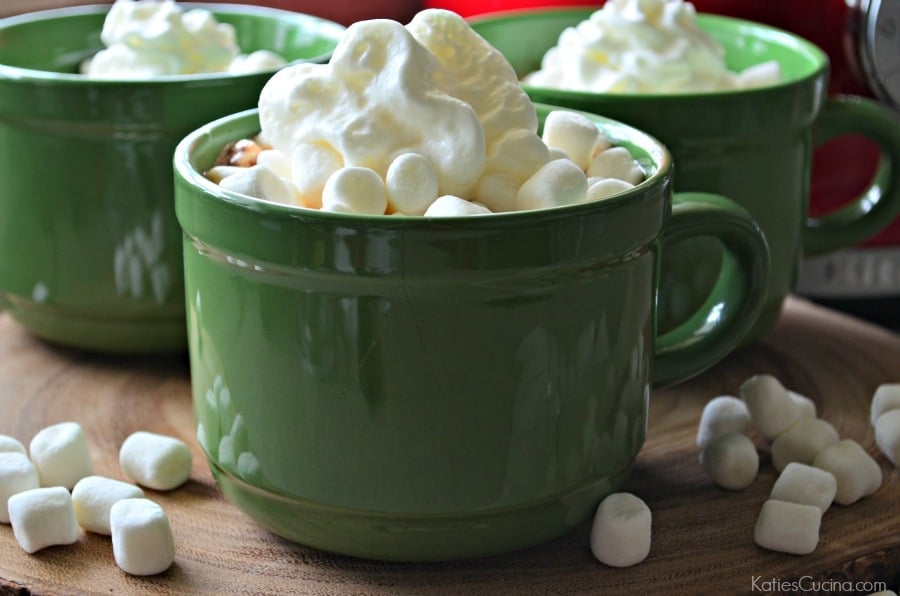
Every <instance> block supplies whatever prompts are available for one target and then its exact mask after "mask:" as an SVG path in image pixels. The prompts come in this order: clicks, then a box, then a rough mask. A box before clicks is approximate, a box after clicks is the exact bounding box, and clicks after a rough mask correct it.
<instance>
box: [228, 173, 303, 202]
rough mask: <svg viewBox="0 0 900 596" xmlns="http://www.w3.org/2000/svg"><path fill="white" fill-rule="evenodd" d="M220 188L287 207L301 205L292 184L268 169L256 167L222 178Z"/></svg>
mask: <svg viewBox="0 0 900 596" xmlns="http://www.w3.org/2000/svg"><path fill="white" fill-rule="evenodd" d="M219 186H221V187H222V188H224V189H226V190H230V191H232V192H236V193H240V194H242V195H246V196H248V197H254V198H257V199H262V200H264V201H272V202H273V203H283V204H285V205H300V198H299V197H298V196H297V191H296V190H295V189H294V188H293V186H291V184H290V183H289V182H288V181H287V180H285V179H284V178H282V177H281V176H279V175H278V174H276V173H275V172H273V171H272V170H270V169H269V168H267V167H266V166H262V165H256V166H252V167H249V168H244V169H243V171H242V172H238V173H236V174H232V175H230V176H226V177H224V178H222V180H221V181H220V182H219Z"/></svg>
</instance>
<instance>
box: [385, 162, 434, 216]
mask: <svg viewBox="0 0 900 596" xmlns="http://www.w3.org/2000/svg"><path fill="white" fill-rule="evenodd" d="M384 185H385V187H386V189H387V196H388V206H389V208H390V209H391V211H394V212H397V213H404V214H406V215H422V214H423V213H425V210H426V209H428V206H429V205H431V203H432V202H433V201H434V200H435V199H436V198H437V197H438V179H437V172H435V169H434V165H433V164H432V163H431V160H430V159H428V158H427V157H425V156H424V155H421V154H419V153H404V154H402V155H399V156H397V158H396V159H394V161H392V162H391V165H390V166H388V170H387V174H386V175H385V179H384Z"/></svg>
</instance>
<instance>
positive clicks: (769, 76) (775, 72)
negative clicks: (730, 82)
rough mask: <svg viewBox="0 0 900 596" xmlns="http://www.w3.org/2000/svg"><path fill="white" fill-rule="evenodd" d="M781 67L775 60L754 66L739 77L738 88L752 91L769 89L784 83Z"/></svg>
mask: <svg viewBox="0 0 900 596" xmlns="http://www.w3.org/2000/svg"><path fill="white" fill-rule="evenodd" d="M782 80H783V79H782V76H781V65H779V64H778V62H777V61H775V60H768V61H766V62H760V63H759V64H754V65H753V66H750V67H749V68H746V69H744V70H743V71H742V72H741V73H740V74H738V76H737V84H738V87H740V88H742V89H752V88H754V87H768V86H769V85H776V84H778V83H780V82H781V81H782Z"/></svg>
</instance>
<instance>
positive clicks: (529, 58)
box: [470, 7, 828, 101]
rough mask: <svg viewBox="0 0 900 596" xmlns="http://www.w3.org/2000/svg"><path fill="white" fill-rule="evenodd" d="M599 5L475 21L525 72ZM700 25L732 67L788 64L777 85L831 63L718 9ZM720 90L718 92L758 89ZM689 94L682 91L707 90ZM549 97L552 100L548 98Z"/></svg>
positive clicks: (782, 34) (803, 44)
mask: <svg viewBox="0 0 900 596" xmlns="http://www.w3.org/2000/svg"><path fill="white" fill-rule="evenodd" d="M596 10H597V8H596V7H592V8H579V9H543V10H542V9H535V10H520V11H509V12H505V13H498V14H494V15H488V16H483V17H476V18H473V19H471V20H470V23H471V25H472V28H473V29H474V30H475V31H476V32H478V33H479V34H480V35H481V36H482V37H484V38H485V39H486V40H487V41H488V42H490V43H491V45H493V46H494V47H495V48H497V49H498V50H500V52H501V53H503V54H504V55H505V56H506V58H507V59H508V60H509V61H510V63H511V64H512V66H513V68H514V69H515V71H516V73H517V74H518V75H519V76H520V77H524V76H525V75H527V74H529V73H531V72H534V71H536V70H538V69H539V68H540V66H541V59H542V58H543V56H544V54H545V53H546V52H547V50H549V49H550V48H551V47H553V46H555V45H556V44H557V42H558V40H559V36H560V34H561V33H562V32H563V30H565V29H566V28H567V27H572V26H575V25H577V24H578V23H580V22H581V21H584V20H586V19H587V18H588V17H589V16H590V15H591V14H593V13H594V12H596ZM697 22H698V24H699V26H700V27H701V28H702V29H703V30H705V31H706V32H707V33H709V34H710V35H711V36H712V37H713V38H715V39H716V40H717V41H718V42H719V43H720V44H722V46H723V47H724V49H725V63H726V65H727V66H728V68H729V69H730V70H734V71H741V70H744V69H746V68H748V67H750V66H753V65H755V64H759V63H761V62H766V61H769V60H776V61H777V62H778V63H779V65H780V66H781V69H782V76H783V81H782V82H781V83H779V84H778V85H773V87H779V86H784V85H790V84H792V83H795V82H797V81H800V80H805V79H808V78H810V77H814V76H816V75H817V74H818V73H819V72H820V71H821V70H822V69H824V68H826V67H827V65H828V58H827V56H826V55H825V53H824V52H822V51H821V50H820V49H819V48H818V47H816V46H815V45H814V44H812V43H810V42H808V41H806V40H805V39H803V38H800V37H798V36H796V35H793V34H791V33H788V32H786V31H783V30H781V29H777V28H775V27H770V26H768V25H762V24H759V23H753V22H750V21H745V20H741V19H735V18H732V17H725V16H719V15H712V14H698V15H697ZM523 86H524V87H525V89H526V90H528V91H529V92H531V91H540V93H542V94H544V96H546V94H548V93H549V94H557V93H558V94H560V96H562V97H565V96H566V95H585V96H590V95H598V94H595V93H589V92H584V91H567V90H557V89H553V90H550V89H547V88H545V87H534V86H530V85H528V84H525V85H523ZM753 91H754V90H744V91H724V92H723V91H716V92H714V94H723V93H725V94H733V93H746V92H753ZM707 94H708V93H704V92H697V93H684V94H678V96H683V95H689V96H696V95H707ZM631 95H633V96H634V97H647V96H652V95H653V94H647V93H642V94H616V96H617V97H618V96H631ZM673 95H674V94H673ZM543 101H547V100H543Z"/></svg>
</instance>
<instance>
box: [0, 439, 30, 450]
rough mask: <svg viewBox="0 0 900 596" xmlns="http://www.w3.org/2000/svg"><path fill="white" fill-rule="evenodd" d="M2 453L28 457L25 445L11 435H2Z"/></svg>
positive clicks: (0, 443)
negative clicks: (19, 454)
mask: <svg viewBox="0 0 900 596" xmlns="http://www.w3.org/2000/svg"><path fill="white" fill-rule="evenodd" d="M0 453H21V454H22V455H28V452H27V451H25V445H23V444H22V443H21V442H20V441H19V440H18V439H16V438H14V437H10V436H9V435H0Z"/></svg>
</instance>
